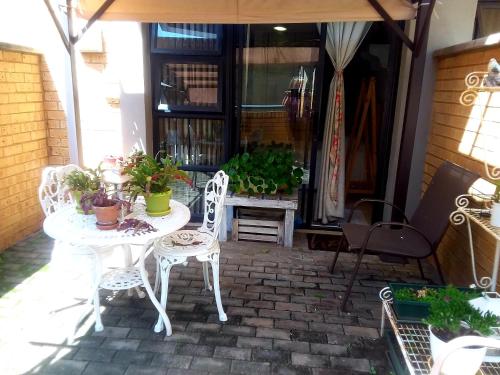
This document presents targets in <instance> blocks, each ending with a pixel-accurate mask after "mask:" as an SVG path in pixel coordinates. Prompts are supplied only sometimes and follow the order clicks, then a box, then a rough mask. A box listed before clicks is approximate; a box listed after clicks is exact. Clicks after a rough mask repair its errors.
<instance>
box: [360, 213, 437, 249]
mask: <svg viewBox="0 0 500 375" xmlns="http://www.w3.org/2000/svg"><path fill="white" fill-rule="evenodd" d="M384 226H399V227H404V228H408V229H411V230H412V231H414V232H416V233H418V234H419V235H420V236H421V237H422V238H423V239H424V240H425V242H427V244H428V245H429V248H430V249H431V251H432V244H431V242H430V241H429V240H428V239H427V237H426V236H425V235H424V234H423V233H422V232H421V231H420V230H418V229H417V228H415V227H414V226H412V225H410V224H405V223H399V222H397V221H381V222H378V223H375V224H373V225H372V226H371V227H370V229H369V230H368V233H367V234H366V236H365V239H364V240H363V244H362V245H361V249H360V251H361V252H364V251H365V249H366V246H367V245H368V241H369V240H370V237H371V235H372V233H373V232H375V230H377V229H379V228H381V227H384ZM429 255H430V254H429Z"/></svg>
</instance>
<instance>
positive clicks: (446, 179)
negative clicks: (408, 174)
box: [410, 161, 479, 251]
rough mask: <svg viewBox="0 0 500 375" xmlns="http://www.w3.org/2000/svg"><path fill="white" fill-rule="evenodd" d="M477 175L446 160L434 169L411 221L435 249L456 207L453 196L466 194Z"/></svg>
mask: <svg viewBox="0 0 500 375" xmlns="http://www.w3.org/2000/svg"><path fill="white" fill-rule="evenodd" d="M478 178H479V175H478V174H476V173H474V172H471V171H468V170H466V169H464V168H462V167H460V166H459V165H456V164H453V163H450V162H449V161H445V162H444V163H443V164H441V166H440V167H439V168H438V169H437V171H436V173H435V174H434V177H432V180H431V182H430V184H429V186H428V187H427V190H426V191H425V193H424V195H423V197H422V199H421V200H420V203H419V205H418V207H417V210H416V211H415V213H414V214H413V216H412V217H411V219H410V224H411V225H413V226H414V227H415V228H417V229H419V230H420V231H421V232H422V233H423V234H424V235H425V236H426V237H427V239H428V240H429V241H430V243H431V244H432V250H433V251H434V250H436V248H437V246H438V245H439V242H440V241H441V238H442V237H443V235H444V233H445V231H446V228H447V227H448V224H449V217H450V214H451V213H452V212H453V211H454V210H455V209H456V206H455V198H456V197H457V196H458V195H461V194H466V193H467V190H468V189H469V187H470V186H471V185H472V184H473V182H474V181H475V180H477V179H478Z"/></svg>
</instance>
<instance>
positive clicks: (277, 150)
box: [222, 144, 304, 194]
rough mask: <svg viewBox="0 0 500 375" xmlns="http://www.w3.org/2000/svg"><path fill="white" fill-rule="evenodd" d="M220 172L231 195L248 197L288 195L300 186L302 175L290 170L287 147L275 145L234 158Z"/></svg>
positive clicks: (290, 163) (289, 155)
mask: <svg viewBox="0 0 500 375" xmlns="http://www.w3.org/2000/svg"><path fill="white" fill-rule="evenodd" d="M222 169H223V170H224V172H226V173H227V175H228V176H229V187H230V189H231V190H232V191H234V192H236V193H241V192H247V193H248V194H256V193H258V194H262V193H265V194H274V193H285V194H291V193H292V192H293V189H294V188H296V187H298V186H299V185H300V184H301V182H302V176H303V174H304V173H303V171H302V169H301V168H296V167H295V166H294V155H293V152H292V150H291V147H290V146H284V145H276V144H272V145H270V146H260V147H257V148H256V149H255V150H254V151H253V152H252V153H247V152H245V153H243V154H241V155H236V156H234V157H233V158H231V159H230V160H229V161H228V162H227V163H226V164H224V165H223V166H222Z"/></svg>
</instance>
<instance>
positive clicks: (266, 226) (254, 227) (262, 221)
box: [232, 208, 284, 245]
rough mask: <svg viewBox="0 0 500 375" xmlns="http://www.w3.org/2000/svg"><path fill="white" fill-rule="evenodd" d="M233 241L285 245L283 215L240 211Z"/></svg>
mask: <svg viewBox="0 0 500 375" xmlns="http://www.w3.org/2000/svg"><path fill="white" fill-rule="evenodd" d="M237 216H238V217H237V218H236V219H233V230H232V240H233V241H239V240H249V241H262V242H273V243H276V244H278V245H283V236H284V222H283V214H282V213H280V212H276V211H274V210H257V209H243V208H240V209H238V212H237Z"/></svg>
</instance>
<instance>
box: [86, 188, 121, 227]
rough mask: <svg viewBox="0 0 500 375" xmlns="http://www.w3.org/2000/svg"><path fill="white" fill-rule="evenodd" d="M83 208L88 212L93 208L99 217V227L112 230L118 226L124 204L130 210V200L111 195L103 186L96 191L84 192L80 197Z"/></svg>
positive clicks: (97, 217)
mask: <svg viewBox="0 0 500 375" xmlns="http://www.w3.org/2000/svg"><path fill="white" fill-rule="evenodd" d="M80 204H81V207H82V210H83V211H84V212H85V213H88V212H89V211H90V210H92V211H93V212H94V213H95V216H96V219H97V223H96V225H97V228H99V229H102V230H110V229H115V228H116V227H118V217H119V215H120V209H121V207H122V206H123V205H125V206H126V207H127V210H130V204H129V202H126V201H123V200H121V199H118V198H116V197H109V196H108V194H107V193H106V191H105V190H104V189H103V188H100V189H99V190H98V191H95V192H87V193H84V194H83V195H82V197H81V199H80Z"/></svg>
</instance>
